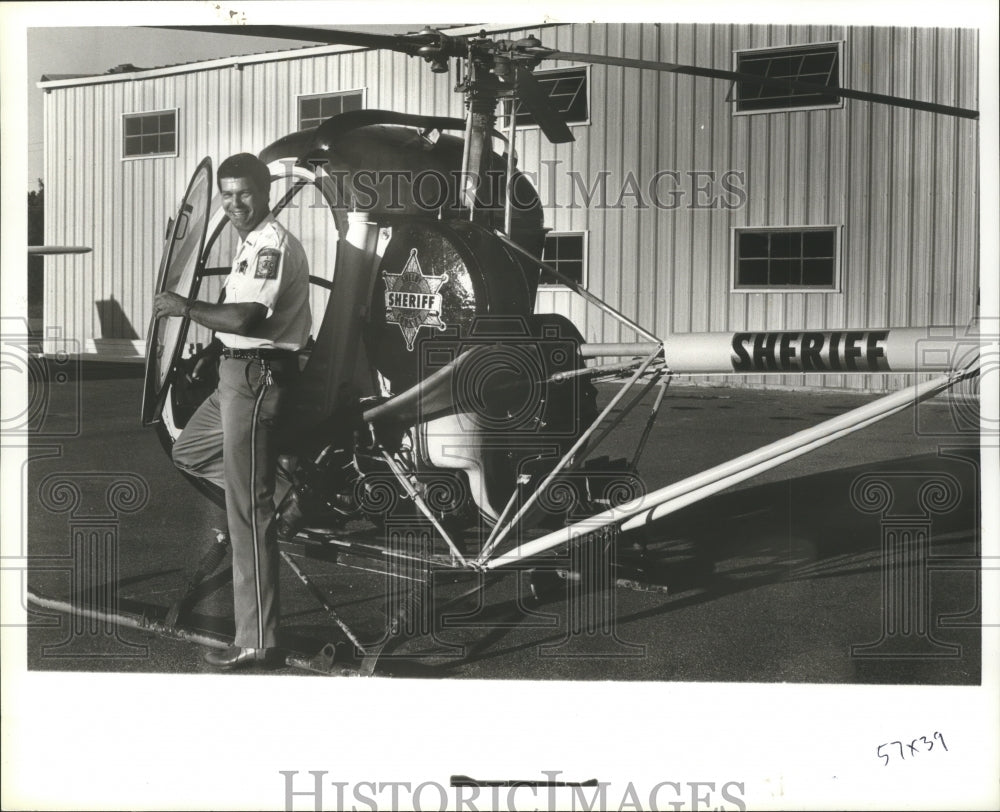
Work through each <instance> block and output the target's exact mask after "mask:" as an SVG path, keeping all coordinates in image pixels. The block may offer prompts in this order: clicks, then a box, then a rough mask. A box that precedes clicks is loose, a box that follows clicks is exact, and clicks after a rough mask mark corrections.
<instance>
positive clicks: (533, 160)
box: [39, 24, 979, 389]
mask: <svg viewBox="0 0 1000 812" xmlns="http://www.w3.org/2000/svg"><path fill="white" fill-rule="evenodd" d="M478 30H479V27H478V26H477V27H475V28H474V29H473V28H470V29H459V31H460V32H467V33H471V32H472V31H478ZM491 34H496V35H502V36H505V37H509V38H511V39H517V38H520V37H523V36H527V35H529V34H534V35H535V36H538V37H539V38H540V39H541V40H542V42H543V43H544V44H545V45H546V46H547V47H551V48H555V49H558V50H561V51H569V52H573V51H576V52H588V53H593V54H608V55H614V56H622V57H634V58H641V59H646V60H661V61H667V62H675V63H687V64H695V65H699V66H705V67H715V68H722V69H729V70H732V69H737V68H738V69H740V70H744V71H758V72H761V73H764V72H771V74H772V75H773V74H774V73H775V72H781V71H784V72H785V73H784V74H782V75H788V76H791V77H793V78H795V77H800V78H802V79H810V78H811V79H812V80H814V81H815V80H816V77H817V76H819V77H821V78H822V77H823V76H826V77H827V78H830V77H833V78H832V81H833V82H835V83H839V85H840V86H842V87H849V88H855V89H860V90H869V91H873V92H878V93H885V94H890V95H898V96H904V97H908V98H913V99H921V100H926V101H931V102H936V103H939V104H945V105H953V106H958V107H965V108H975V107H977V102H978V100H977V86H978V44H977V34H976V32H975V31H972V30H943V29H904V28H891V29H890V28H855V27H844V26H777V25H720V24H592V25H591V24H568V25H551V26H542V27H532V28H525V29H518V30H512V31H511V30H509V29H499V28H496V29H494V30H493V31H491ZM536 77H537V78H538V79H539V80H540V81H542V82H543V84H544V85H545V87H546V88H548V90H549V92H550V95H551V97H552V99H553V102H554V103H556V104H559V105H562V108H563V109H564V110H566V112H567V118H568V120H569V121H570V126H571V129H572V131H573V134H574V136H575V137H576V141H575V143H569V144H560V145H553V144H550V143H548V142H547V141H546V139H545V137H544V136H543V135H542V134H541V132H540V131H539V129H538V128H537V127H535V126H532V125H531V123H530V121H523V122H520V123H519V124H518V131H517V132H518V134H517V136H516V150H517V155H518V160H519V166H520V168H521V169H522V170H524V171H526V172H529V173H531V174H532V176H533V178H534V180H535V184H536V186H537V188H538V190H539V193H540V196H541V199H542V203H543V205H544V206H545V210H546V223H547V225H548V227H550V228H551V229H552V232H551V233H550V235H549V238H548V242H547V246H546V252H547V256H548V257H549V258H550V259H553V260H554V261H556V262H557V264H558V265H559V266H560V267H562V268H563V269H565V270H567V271H569V272H570V273H572V274H574V275H577V276H578V277H579V278H580V279H581V280H582V282H583V283H584V285H585V286H586V287H587V288H588V289H589V290H590V291H592V292H593V293H595V294H597V295H598V296H600V297H602V298H603V299H605V300H606V301H607V302H608V303H610V304H611V305H612V306H614V307H616V308H618V309H619V310H621V311H622V312H623V313H624V314H625V315H626V316H628V317H630V318H632V319H634V320H636V321H637V322H638V323H640V324H642V325H643V326H645V327H647V328H649V329H651V330H652V331H653V332H655V333H656V334H657V335H660V336H667V335H670V334H676V333H687V332H702V331H740V330H761V329H770V330H795V329H814V330H823V329H826V330H830V329H846V328H859V327H864V326H887V327H896V326H912V327H922V326H927V325H940V324H957V325H963V324H966V323H968V322H969V320H970V319H971V318H972V317H973V316H974V315H975V314H976V312H977V296H978V279H979V270H978V242H979V234H978V218H979V200H978V181H977V179H978V170H979V165H978V145H979V141H978V122H977V121H975V120H968V119H962V118H955V117H950V116H946V115H940V114H935V113H931V112H925V111H915V110H906V109H899V108H895V107H888V106H885V105H879V104H872V103H869V102H863V101H856V100H845V99H842V98H839V97H836V96H832V95H831V96H817V97H810V98H803V97H799V98H795V97H794V94H784V95H782V94H780V93H779V94H777V95H776V96H775V95H773V94H772V95H767V94H761V93H760V92H759V90H758V91H756V92H755V91H754V88H753V87H752V86H750V85H747V86H744V87H741V86H740V84H739V83H735V84H734V83H732V82H726V81H716V80H710V79H705V78H696V77H692V76H685V75H678V74H666V73H658V72H653V71H645V70H639V69H633V68H622V67H609V66H604V65H596V64H592V65H583V64H580V63H573V62H546V63H544V64H543V66H542V67H541V68H540V69H539V70H538V71H536ZM454 84H455V76H454V74H453V73H450V74H436V73H432V72H431V71H430V70H428V67H427V65H426V64H425V63H424V62H423V61H422V60H419V59H411V58H408V57H406V56H403V55H400V54H394V53H389V52H382V51H371V50H360V49H356V48H355V49H352V48H345V47H340V46H329V47H318V48H306V49H298V50H293V51H285V52H281V53H268V54H259V55H254V56H245V57H232V58H227V59H220V60H215V61H210V62H199V63H191V64H185V65H177V66H171V67H163V68H156V69H150V70H123V71H122V72H115V73H109V74H105V75H100V76H91V77H82V78H74V79H60V80H50V81H42V82H41V83H40V85H39V86H40V87H42V88H43V89H44V90H45V91H46V94H45V139H44V140H45V162H46V163H45V182H46V195H45V206H46V211H45V224H46V235H45V237H46V242H47V243H51V244H84V245H90V246H93V249H94V250H93V253H91V254H87V255H83V256H67V257H53V258H50V259H49V261H48V262H49V264H48V265H47V271H46V273H47V281H46V288H45V307H44V314H45V330H46V334H47V335H48V336H50V337H56V336H58V337H61V338H62V339H65V340H66V341H67V342H68V343H62V342H57V343H58V345H59V347H61V348H67V347H68V348H69V349H70V350H71V351H72V350H73V349H74V348H75V349H76V351H79V352H82V353H86V354H95V355H96V356H97V357H101V358H106V359H114V360H125V359H129V358H133V359H138V358H140V357H141V356H142V354H143V351H144V347H143V345H144V342H143V336H144V335H145V331H146V327H147V324H148V320H149V318H150V313H151V300H152V296H153V287H154V284H155V278H156V271H157V264H158V259H159V253H160V249H161V241H162V236H161V235H162V234H163V230H164V228H165V226H166V223H167V219H168V217H169V216H170V215H171V214H172V211H173V208H174V206H175V205H176V203H177V201H178V199H179V198H180V196H181V194H182V193H183V191H184V187H185V184H186V182H187V179H188V177H189V175H190V173H191V172H192V170H193V169H194V167H195V165H196V164H197V162H198V161H199V160H200V159H201V158H202V157H203V156H204V155H210V156H212V157H213V159H214V160H215V161H216V162H218V161H219V160H221V158H223V157H225V156H226V155H228V154H231V153H233V152H238V151H252V152H257V151H259V150H261V149H262V148H263V147H264V146H266V145H267V144H269V143H271V142H272V141H274V140H275V139H277V138H279V137H281V136H283V135H285V134H287V133H290V132H292V131H295V130H296V129H299V128H301V127H303V126H311V125H313V124H315V123H316V122H317V121H318V120H321V119H322V118H323V117H324V116H328V115H330V114H332V113H335V112H339V111H341V110H345V109H351V108H354V107H366V108H381V109H388V110H395V111H400V112H405V113H423V114H432V115H449V116H461V115H462V114H463V110H462V103H461V96H460V95H459V94H456V93H455V92H453V86H454ZM519 121H520V120H519ZM317 222H319V221H317ZM299 227H300V228H305V229H306V230H308V229H309V228H310V224H309V221H308V218H306V219H305V220H304V221H303V222H302V223H301V224H300V226H299ZM305 237H306V239H314V240H319V241H322V240H330V239H335V235H332V236H331V235H328V234H323V235H320V234H317V235H312V237H310V235H308V234H306V235H305ZM322 250H326V249H322ZM315 272H316V271H315V270H314V273H315ZM324 272H325V273H326V274H327V275H329V274H330V273H332V272H333V268H326V269H324ZM538 309H539V310H555V311H557V312H563V313H565V314H566V315H569V316H570V317H571V318H573V320H574V321H575V322H576V323H577V325H578V326H579V327H580V329H581V331H582V333H583V334H584V336H585V337H586V338H587V339H588V340H590V341H615V340H630V337H629V336H628V335H626V334H625V333H624V332H623V331H621V330H620V328H619V325H618V324H617V323H616V322H614V321H612V320H610V319H608V318H606V317H603V316H602V315H601V314H600V313H599V312H597V311H595V310H593V309H590V308H588V307H585V306H584V305H582V304H581V303H580V302H579V301H578V300H577V299H576V297H574V295H573V294H572V293H570V292H569V291H568V290H567V289H565V288H563V287H561V286H559V285H549V286H543V287H542V288H541V289H540V293H539V298H538ZM53 347H55V344H50V345H49V348H50V350H51V349H52V348H53ZM891 377H892V378H893V379H889V378H887V379H885V380H878V379H876V380H875V381H874V383H873V379H872V378H868V379H867V381H864V380H862V379H861V377H860V376H850V375H835V374H830V375H819V374H815V375H809V376H807V377H806V378H805V381H804V383H805V385H807V386H831V387H847V388H863V387H867V388H876V389H881V388H893V387H895V386H897V385H898V384H899V383H900V381H899V380H896V379H894V376H891ZM749 383H750V384H751V385H764V384H765V383H766V385H776V384H777V385H785V386H802V385H803V378H801V377H796V378H792V377H790V376H789V377H787V378H784V377H780V378H779V377H770V378H767V379H765V377H764V376H758V377H757V378H754V379H750V380H749Z"/></svg>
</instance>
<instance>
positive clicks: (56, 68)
mask: <svg viewBox="0 0 1000 812" xmlns="http://www.w3.org/2000/svg"><path fill="white" fill-rule="evenodd" d="M342 27H343V28H346V29H348V30H365V31H373V32H374V31H377V32H380V33H393V34H394V33H404V32H407V31H415V30H419V29H420V28H422V27H423V23H413V24H412V25H390V26H373V25H370V26H359V25H353V26H352V25H345V26H342ZM317 44H319V43H315V42H308V41H299V40H286V39H272V38H264V37H252V36H251V37H248V36H238V35H229V34H207V33H202V32H190V31H172V30H165V29H157V28H143V27H128V28H115V27H94V28H87V27H82V26H74V27H72V28H68V27H66V28H63V27H58V28H41V27H31V28H28V30H27V47H28V58H27V87H28V91H27V93H28V172H27V180H28V188H29V190H30V189H34V188H37V179H38V178H41V177H42V176H43V165H44V164H43V144H42V137H43V132H42V126H43V124H42V121H43V117H42V97H43V95H44V91H43V90H41V89H40V88H39V87H38V86H37V83H38V81H39V79H41V77H42V76H43V75H52V74H98V73H105V72H106V71H107V70H108V69H110V68H113V67H116V66H118V65H122V64H126V63H131V64H133V65H136V66H137V67H140V68H152V67H158V66H162V65H174V64H177V63H180V62H193V61H197V60H205V59H217V58H221V57H227V56H241V55H244V54H253V53H262V52H265V51H285V50H291V49H293V48H300V47H304V46H309V45H317Z"/></svg>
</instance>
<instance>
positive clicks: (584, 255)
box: [538, 229, 590, 291]
mask: <svg viewBox="0 0 1000 812" xmlns="http://www.w3.org/2000/svg"><path fill="white" fill-rule="evenodd" d="M549 237H579V238H580V247H581V257H580V261H581V263H582V268H581V269H580V277H581V278H580V281H579V283H578V284H579V285H580V287H581V288H584V289H585V290H586V289H587V283H588V280H589V277H590V231H588V230H586V229H567V230H565V231H561V230H557V229H552V230H551V231H548V232H546V234H545V239H546V241H547V240H548V239H549ZM542 262H546V260H545V244H544V243H543V244H542ZM547 264H548V263H547ZM555 267H556V270H559V266H558V265H556V266H555ZM544 273H545V271H544V270H542V271H541V273H540V274H539V277H538V289H539V290H548V291H559V290H572V288H571V287H569V285H565V284H563V283H562V282H544V281H542V279H543V274H544Z"/></svg>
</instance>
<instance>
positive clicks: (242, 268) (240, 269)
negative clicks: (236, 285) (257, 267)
mask: <svg viewBox="0 0 1000 812" xmlns="http://www.w3.org/2000/svg"><path fill="white" fill-rule="evenodd" d="M246 272H247V261H246V260H245V259H244V260H243V261H242V262H240V264H239V265H237V266H236V273H246Z"/></svg>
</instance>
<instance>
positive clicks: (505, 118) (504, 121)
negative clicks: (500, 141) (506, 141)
mask: <svg viewBox="0 0 1000 812" xmlns="http://www.w3.org/2000/svg"><path fill="white" fill-rule="evenodd" d="M591 67H592V66H591V65H570V66H568V67H565V68H546V69H545V70H535V71H532V72H531V75H532V76H534V77H535V79H538V78H539V77H541V78H544V77H545V76H546V74H553V73H565V72H566V71H583V74H584V82H585V84H586V88H585V89H586V94H587V118H586V119H584V120H583V121H567V122H566V126H568V127H589V126H590V123H591V121H592V114H591V111H592V109H593V107H592V106H591V103H590V100H591V99H590V73H591V71H590V69H591ZM502 101H503V104H502V105H501V108H500V116H499V118H498V124H499V125H500V127H501V129H502V131H503V132H507V126H508V122H509V121H510V116H509V114H508V113H507V102H508V101H509V99H503V100H502ZM537 129H539V127H538V125H537V124H520V123H519V124H518V125H517V132H522V131H524V130H537Z"/></svg>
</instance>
